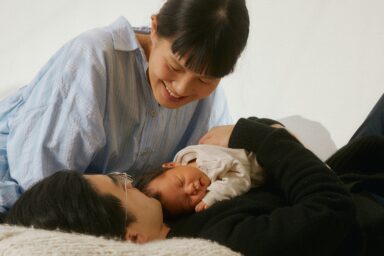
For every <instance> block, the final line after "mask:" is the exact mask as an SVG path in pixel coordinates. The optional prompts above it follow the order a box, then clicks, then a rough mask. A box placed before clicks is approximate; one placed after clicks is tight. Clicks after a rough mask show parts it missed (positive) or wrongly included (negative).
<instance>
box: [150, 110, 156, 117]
mask: <svg viewBox="0 0 384 256" xmlns="http://www.w3.org/2000/svg"><path fill="white" fill-rule="evenodd" d="M149 114H150V115H151V116H152V117H156V116H157V113H156V111H154V110H152V111H151V112H149Z"/></svg>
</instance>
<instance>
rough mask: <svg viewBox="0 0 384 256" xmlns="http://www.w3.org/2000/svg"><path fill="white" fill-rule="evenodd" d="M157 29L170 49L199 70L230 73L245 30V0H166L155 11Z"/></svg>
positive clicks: (195, 69) (246, 26)
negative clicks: (170, 45)
mask: <svg viewBox="0 0 384 256" xmlns="http://www.w3.org/2000/svg"><path fill="white" fill-rule="evenodd" d="M157 33H158V35H159V36H160V37H164V38H167V39H171V40H172V41H173V43H172V52H173V53H174V54H177V55H178V56H179V57H180V58H182V57H183V56H186V64H185V65H186V67H187V68H189V69H191V70H193V71H194V72H197V73H200V74H206V75H209V76H213V77H218V78H219V77H223V76H225V75H227V74H229V73H231V72H232V71H233V69H234V67H235V64H236V61H237V59H238V58H239V57H240V54H241V52H242V51H243V50H244V48H245V45H246V43H247V39H248V34H249V16H248V10H247V7H246V5H245V0H167V1H166V2H165V3H164V5H163V7H162V8H161V9H160V12H159V13H158V15H157Z"/></svg>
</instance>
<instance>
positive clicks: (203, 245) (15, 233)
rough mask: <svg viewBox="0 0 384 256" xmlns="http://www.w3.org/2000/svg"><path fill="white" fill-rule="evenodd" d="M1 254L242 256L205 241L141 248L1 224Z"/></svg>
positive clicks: (178, 241)
mask: <svg viewBox="0 0 384 256" xmlns="http://www.w3.org/2000/svg"><path fill="white" fill-rule="evenodd" d="M0 255H1V256H3V255H4V256H23V255H28V256H33V255H36V256H37V255H38V256H41V255H130V256H131V255H132V256H139V255H140V256H147V255H148V256H149V255H151V256H152V255H159V256H165V255H180V256H181V255H183V256H184V255H191V256H192V255H193V256H207V255H220V256H238V255H240V254H238V253H236V252H233V251H232V250H230V249H228V248H226V247H224V246H221V245H219V244H217V243H214V242H211V241H208V240H203V239H187V238H173V239H167V240H162V241H154V242H151V243H147V244H144V245H139V244H133V243H130V242H122V241H115V240H108V239H104V238H102V237H94V236H88V235H81V234H74V233H64V232H59V231H46V230H39V229H34V228H24V227H15V226H8V225H0Z"/></svg>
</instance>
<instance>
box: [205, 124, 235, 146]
mask: <svg viewBox="0 0 384 256" xmlns="http://www.w3.org/2000/svg"><path fill="white" fill-rule="evenodd" d="M234 127H235V126H234V125H223V126H216V127H214V128H212V129H211V130H209V131H208V132H207V133H206V134H205V135H204V136H203V137H201V139H200V140H199V144H211V145H217V146H222V147H228V142H229V138H230V137H231V134H232V131H233V128H234Z"/></svg>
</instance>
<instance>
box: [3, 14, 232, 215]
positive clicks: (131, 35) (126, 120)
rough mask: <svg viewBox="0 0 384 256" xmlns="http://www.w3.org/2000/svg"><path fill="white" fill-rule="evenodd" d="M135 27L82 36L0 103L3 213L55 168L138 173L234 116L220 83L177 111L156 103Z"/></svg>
mask: <svg viewBox="0 0 384 256" xmlns="http://www.w3.org/2000/svg"><path fill="white" fill-rule="evenodd" d="M135 31H136V30H134V29H133V28H132V27H131V26H130V24H129V23H128V21H127V20H126V19H125V18H123V17H121V18H119V19H118V20H117V21H115V22H114V23H113V24H112V25H110V26H108V27H105V28H97V29H93V30H90V31H87V32H85V33H83V34H81V35H80V36H78V37H76V38H75V39H73V40H71V41H69V42H68V43H66V44H65V45H64V46H63V47H62V48H61V49H60V50H59V51H58V52H57V53H56V54H55V55H54V56H53V57H52V58H51V59H50V60H49V62H48V63H47V64H46V65H45V66H44V67H43V68H42V70H41V71H40V72H39V74H38V75H37V76H36V78H35V79H34V80H33V81H32V82H31V83H30V84H29V85H27V86H25V87H23V88H21V89H20V90H18V91H17V92H16V93H15V94H14V95H12V96H9V97H7V98H5V99H3V100H2V101H0V212H4V211H7V210H8V209H9V208H10V207H11V206H12V204H13V203H14V201H15V200H16V199H17V198H18V197H19V196H20V194H21V193H22V192H23V191H24V190H25V189H27V188H28V187H30V186H31V185H33V184H34V183H35V182H36V181H38V180H40V179H42V178H43V177H46V176H49V175H51V174H52V173H54V172H56V171H58V170H61V169H74V170H79V171H81V172H84V173H107V172H111V171H122V170H128V172H130V174H132V175H137V174H138V173H139V172H142V171H146V170H151V169H153V168H156V167H158V166H160V164H161V163H163V162H165V161H170V160H172V158H173V156H174V155H175V153H176V152H177V151H179V150H180V149H181V148H183V147H185V146H186V145H190V144H196V143H197V141H198V139H199V138H200V137H201V136H202V135H203V134H204V133H205V132H207V130H208V129H209V128H210V127H212V126H215V125H220V124H227V123H230V122H231V121H232V120H231V118H230V116H229V111H228V107H227V103H226V100H225V96H224V92H223V91H222V89H221V88H220V87H219V88H218V89H217V90H216V91H215V92H214V93H213V94H212V95H211V96H209V97H208V98H206V99H204V100H200V101H198V102H192V103H190V104H188V105H186V106H184V107H182V108H179V109H174V110H172V109H167V108H163V107H161V106H159V104H158V103H157V102H156V100H155V99H154V97H153V95H152V90H151V87H150V85H149V84H148V82H147V79H146V70H147V67H148V64H147V60H146V58H145V55H144V52H143V50H142V49H141V48H140V45H139V43H138V42H137V41H136V36H135Z"/></svg>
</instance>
